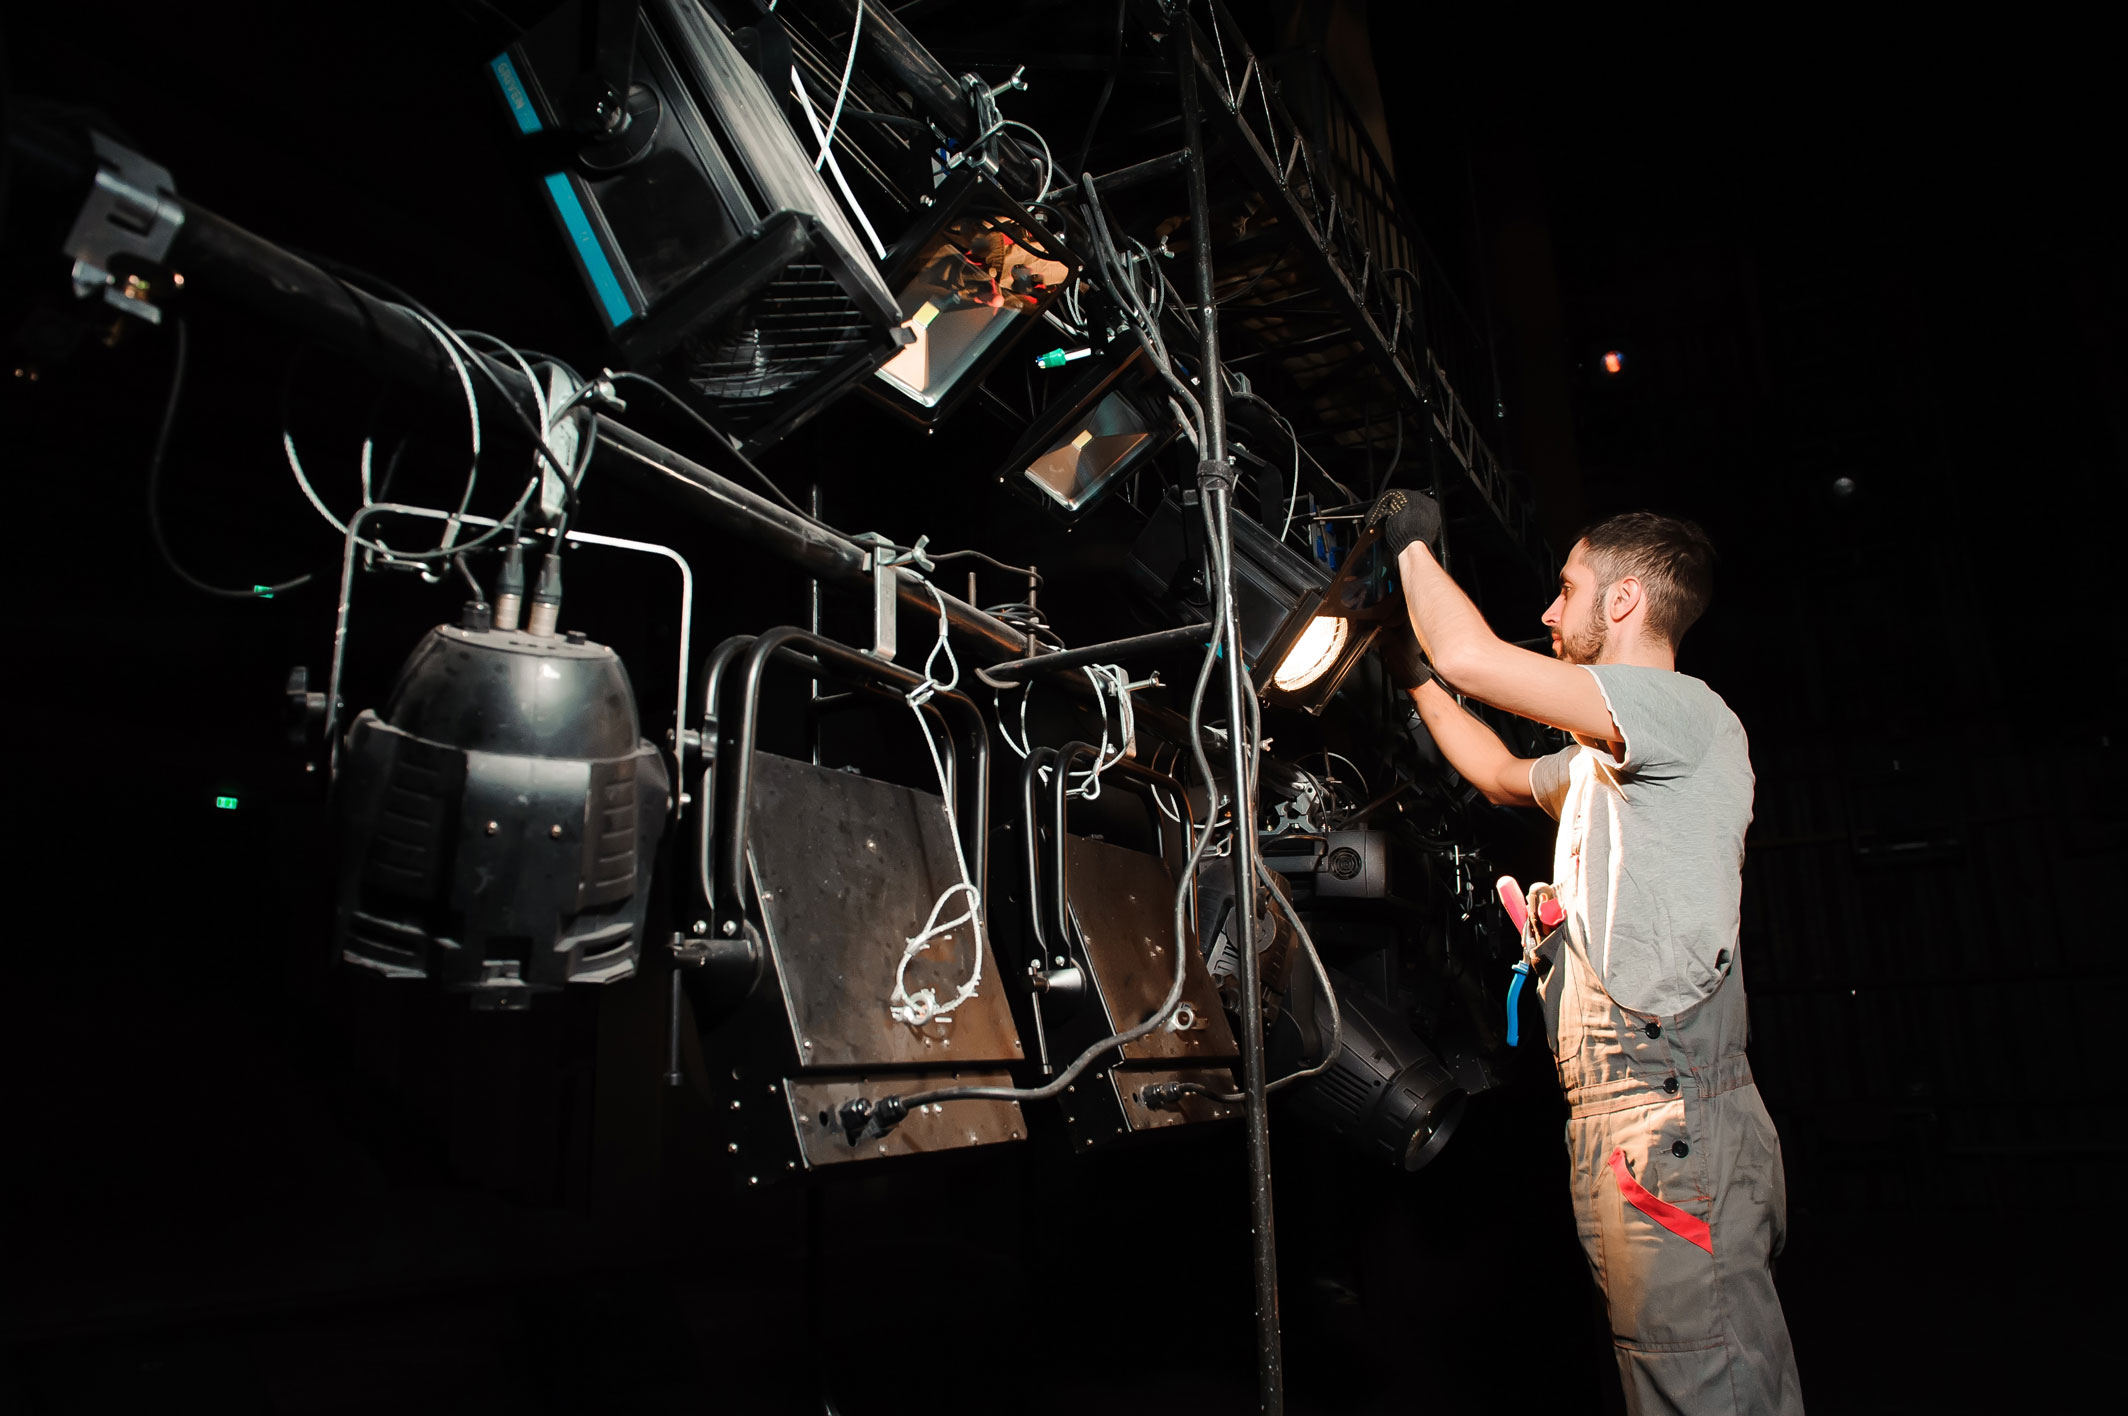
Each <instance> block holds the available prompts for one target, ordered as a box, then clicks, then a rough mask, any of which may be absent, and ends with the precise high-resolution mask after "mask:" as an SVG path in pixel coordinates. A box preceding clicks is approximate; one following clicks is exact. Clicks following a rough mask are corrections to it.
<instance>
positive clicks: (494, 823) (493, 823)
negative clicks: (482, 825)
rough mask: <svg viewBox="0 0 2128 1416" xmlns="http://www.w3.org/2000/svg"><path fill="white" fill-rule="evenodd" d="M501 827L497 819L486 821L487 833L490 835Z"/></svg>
mask: <svg viewBox="0 0 2128 1416" xmlns="http://www.w3.org/2000/svg"><path fill="white" fill-rule="evenodd" d="M501 829H502V823H501V822H499V821H490V822H489V823H488V834H489V835H490V836H492V835H494V834H495V833H496V832H497V831H500V830H501Z"/></svg>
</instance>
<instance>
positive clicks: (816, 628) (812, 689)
mask: <svg viewBox="0 0 2128 1416" xmlns="http://www.w3.org/2000/svg"><path fill="white" fill-rule="evenodd" d="M806 509H807V510H808V511H810V512H812V513H813V520H815V521H818V520H819V519H820V484H819V483H818V482H815V483H813V487H812V492H811V494H810V495H809V496H808V497H807V499H806ZM805 627H806V628H807V629H809V630H811V631H812V632H813V633H815V634H818V633H820V577H819V576H817V575H816V576H814V577H813V578H812V579H810V580H808V581H806V582H805ZM805 696H806V698H807V699H808V700H809V702H808V707H809V708H810V706H811V705H810V700H812V699H815V698H818V697H819V696H820V680H819V679H816V678H811V677H808V678H807V679H806V681H805ZM807 716H808V717H810V718H811V719H812V722H811V723H810V724H809V725H808V731H807V734H806V735H807V736H808V737H810V738H811V739H812V740H813V765H814V766H815V767H818V766H819V765H820V715H819V714H818V713H808V715H807Z"/></svg>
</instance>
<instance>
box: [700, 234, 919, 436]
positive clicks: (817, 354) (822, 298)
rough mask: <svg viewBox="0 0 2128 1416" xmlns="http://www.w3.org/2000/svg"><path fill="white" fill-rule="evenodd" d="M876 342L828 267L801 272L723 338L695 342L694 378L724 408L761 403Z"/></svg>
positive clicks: (782, 279) (776, 285)
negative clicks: (729, 405)
mask: <svg viewBox="0 0 2128 1416" xmlns="http://www.w3.org/2000/svg"><path fill="white" fill-rule="evenodd" d="M876 342H877V337H876V336H875V335H874V333H873V331H872V329H871V328H870V326H869V325H867V324H866V322H865V320H864V318H863V316H861V315H860V314H859V313H858V311H857V306H856V305H855V304H854V303H853V302H852V301H851V300H850V297H849V296H848V295H846V294H844V293H843V290H842V287H841V286H840V285H838V284H836V282H835V279H834V277H832V276H831V275H829V274H828V272H827V270H826V269H825V268H824V267H822V266H819V265H793V266H791V267H789V268H788V269H786V270H785V271H784V272H783V274H782V275H781V276H779V277H777V278H776V279H775V280H774V281H772V282H770V284H769V287H768V289H766V290H765V291H763V292H762V294H761V296H760V298H758V299H756V300H755V301H754V302H753V303H752V304H750V305H748V306H747V308H746V310H745V312H744V313H742V314H741V315H739V316H738V317H737V318H736V319H735V320H733V321H732V322H731V323H728V324H726V325H724V326H723V327H722V328H721V329H720V331H719V332H718V334H716V335H712V336H710V337H707V338H700V339H695V340H691V341H689V343H688V345H687V350H686V355H687V360H688V370H687V379H688V382H689V383H691V384H693V385H694V387H695V390H696V391H697V392H699V393H701V394H702V395H704V396H705V397H707V398H710V399H713V400H715V401H717V402H719V403H725V404H751V403H758V402H760V401H761V400H764V399H769V398H773V397H775V396H776V395H777V394H779V393H783V392H786V391H787V390H790V389H793V388H797V387H798V386H800V385H801V384H804V383H807V382H809V381H810V380H812V379H814V378H816V377H818V376H819V375H821V374H823V373H825V372H826V371H827V370H829V369H831V368H833V367H834V366H835V365H837V364H839V363H841V362H842V361H843V360H845V359H847V358H849V357H850V356H851V355H853V354H857V353H859V352H861V351H862V350H864V349H866V348H867V347H870V346H872V345H874V344H875V343H876Z"/></svg>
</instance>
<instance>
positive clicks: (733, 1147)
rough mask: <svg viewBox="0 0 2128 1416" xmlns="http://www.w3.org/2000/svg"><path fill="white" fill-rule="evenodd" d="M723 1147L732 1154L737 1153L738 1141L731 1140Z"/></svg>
mask: <svg viewBox="0 0 2128 1416" xmlns="http://www.w3.org/2000/svg"><path fill="white" fill-rule="evenodd" d="M724 1149H726V1150H728V1151H730V1152H731V1153H732V1154H733V1155H737V1154H738V1153H739V1143H738V1142H737V1141H733V1142H731V1143H730V1144H728V1145H726V1146H725V1147H724Z"/></svg>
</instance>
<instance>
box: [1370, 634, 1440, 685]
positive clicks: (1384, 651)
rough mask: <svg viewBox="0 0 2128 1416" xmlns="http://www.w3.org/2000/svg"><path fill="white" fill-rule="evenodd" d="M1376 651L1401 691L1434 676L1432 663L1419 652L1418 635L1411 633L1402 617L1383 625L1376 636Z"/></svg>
mask: <svg viewBox="0 0 2128 1416" xmlns="http://www.w3.org/2000/svg"><path fill="white" fill-rule="evenodd" d="M1374 652H1375V653H1377V654H1379V655H1381V656H1382V672H1383V673H1385V674H1387V675H1388V676H1389V686H1390V687H1391V688H1394V689H1396V690H1397V691H1398V692H1400V693H1409V692H1410V691H1412V690H1413V689H1416V688H1420V687H1422V686H1423V685H1424V684H1425V683H1426V681H1427V680H1428V679H1430V678H1432V677H1433V665H1431V664H1429V663H1427V662H1426V656H1425V655H1424V654H1423V653H1421V652H1420V650H1419V637H1418V636H1417V635H1416V634H1413V633H1412V632H1411V624H1410V622H1409V621H1407V620H1403V619H1401V618H1400V619H1398V620H1397V621H1396V622H1395V623H1393V624H1389V625H1386V626H1384V627H1383V629H1382V632H1381V633H1380V634H1377V635H1376V636H1375V637H1374Z"/></svg>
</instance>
